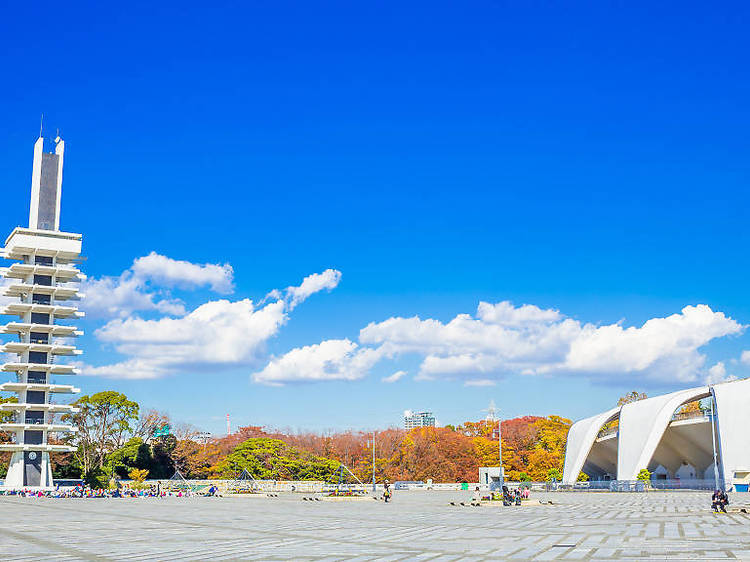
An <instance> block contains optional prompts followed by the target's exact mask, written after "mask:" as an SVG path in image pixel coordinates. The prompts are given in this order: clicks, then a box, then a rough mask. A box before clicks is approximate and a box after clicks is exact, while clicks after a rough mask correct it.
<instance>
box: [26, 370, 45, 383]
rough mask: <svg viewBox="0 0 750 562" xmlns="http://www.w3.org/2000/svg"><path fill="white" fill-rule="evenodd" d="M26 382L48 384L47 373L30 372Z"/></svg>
mask: <svg viewBox="0 0 750 562" xmlns="http://www.w3.org/2000/svg"><path fill="white" fill-rule="evenodd" d="M26 380H27V381H28V382H30V383H31V384H46V383H47V373H45V372H44V371H29V374H28V375H27V376H26Z"/></svg>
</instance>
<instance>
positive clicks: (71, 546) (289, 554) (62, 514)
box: [0, 491, 750, 560]
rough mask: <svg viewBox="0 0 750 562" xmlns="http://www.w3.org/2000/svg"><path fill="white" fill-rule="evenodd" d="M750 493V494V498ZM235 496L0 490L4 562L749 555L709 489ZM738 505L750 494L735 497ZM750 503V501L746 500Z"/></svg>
mask: <svg viewBox="0 0 750 562" xmlns="http://www.w3.org/2000/svg"><path fill="white" fill-rule="evenodd" d="M742 495H744V496H747V495H748V494H742ZM469 496H470V493H468V492H426V491H413V492H396V493H395V496H394V501H393V502H392V503H389V504H383V503H382V502H376V501H374V500H373V501H370V500H360V501H350V502H327V501H321V502H306V501H302V500H301V497H300V496H299V495H292V494H289V495H286V496H284V495H282V496H281V497H279V498H267V497H228V498H164V499H57V500H56V499H44V498H41V499H39V498H18V497H7V496H5V497H0V517H2V521H3V524H2V526H0V545H1V546H0V548H1V549H2V550H1V551H0V558H2V560H145V559H152V560H236V559H242V560H288V559H295V560H376V559H377V560H382V559H386V560H458V559H465V560H481V559H486V560H492V559H494V560H497V559H512V560H556V559H561V560H589V559H596V560H599V559H604V560H606V559H617V560H619V559H631V560H644V559H658V560H665V559H670V560H713V559H742V560H750V515H746V514H729V515H714V514H712V513H711V512H710V510H709V507H708V505H709V503H710V502H709V493H707V492H701V493H698V492H650V493H645V494H635V493H633V494H628V493H620V494H615V493H594V492H578V493H550V494H536V495H535V496H534V498H544V499H551V500H552V501H553V502H554V503H555V505H536V506H528V507H506V508H503V507H494V506H493V507H451V506H450V505H449V502H450V501H455V500H467V499H468V498H469ZM733 500H734V501H733V505H736V504H737V503H738V502H740V503H742V502H743V501H744V500H741V499H738V497H737V495H734V497H733ZM747 501H748V503H750V500H747Z"/></svg>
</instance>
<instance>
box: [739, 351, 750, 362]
mask: <svg viewBox="0 0 750 562" xmlns="http://www.w3.org/2000/svg"><path fill="white" fill-rule="evenodd" d="M740 362H741V363H744V364H745V365H750V350H747V349H746V350H745V351H743V352H742V355H740Z"/></svg>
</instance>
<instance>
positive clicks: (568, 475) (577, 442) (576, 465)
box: [563, 406, 620, 484]
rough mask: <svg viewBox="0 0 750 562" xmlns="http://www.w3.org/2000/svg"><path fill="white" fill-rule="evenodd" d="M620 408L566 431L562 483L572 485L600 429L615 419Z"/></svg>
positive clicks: (589, 419)
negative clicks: (566, 438)
mask: <svg viewBox="0 0 750 562" xmlns="http://www.w3.org/2000/svg"><path fill="white" fill-rule="evenodd" d="M619 412H620V407H619V406H618V407H617V408H612V409H611V410H607V411H606V412H603V413H601V414H597V415H595V416H591V417H590V418H585V419H582V420H579V421H577V422H576V423H574V424H573V425H571V426H570V429H569V430H568V440H567V443H566V444H565V465H564V466H563V483H565V484H574V483H575V482H576V481H577V480H578V475H579V474H580V473H581V470H582V469H583V465H584V464H585V462H586V458H587V457H588V456H589V453H590V452H591V447H593V446H594V441H596V436H597V435H598V434H599V430H600V429H601V427H602V426H603V425H604V424H605V423H607V422H609V421H611V420H613V419H614V418H616V417H617V414H618V413H619Z"/></svg>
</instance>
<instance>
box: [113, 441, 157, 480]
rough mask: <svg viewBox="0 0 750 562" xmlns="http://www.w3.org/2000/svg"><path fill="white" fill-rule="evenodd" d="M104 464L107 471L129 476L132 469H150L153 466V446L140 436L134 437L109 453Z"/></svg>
mask: <svg viewBox="0 0 750 562" xmlns="http://www.w3.org/2000/svg"><path fill="white" fill-rule="evenodd" d="M104 466H105V468H106V471H107V473H109V474H117V475H118V476H119V477H120V478H127V477H128V474H130V471H131V470H133V469H148V467H149V466H151V448H150V447H149V446H148V445H146V444H145V443H144V442H143V439H141V438H140V437H133V438H131V439H129V440H128V442H127V443H125V444H124V445H123V446H122V447H120V448H119V449H115V450H114V451H112V452H111V453H110V454H108V455H107V459H106V462H105V465H104Z"/></svg>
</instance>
